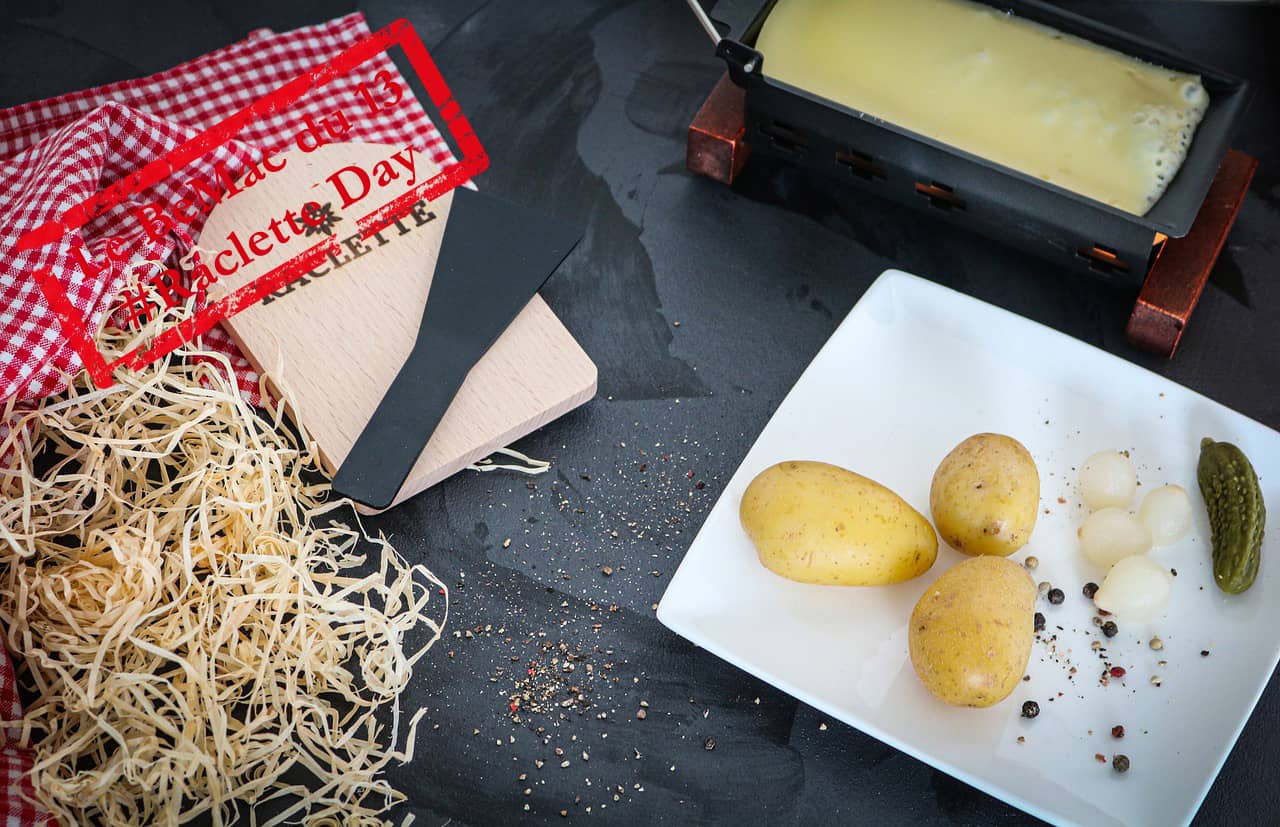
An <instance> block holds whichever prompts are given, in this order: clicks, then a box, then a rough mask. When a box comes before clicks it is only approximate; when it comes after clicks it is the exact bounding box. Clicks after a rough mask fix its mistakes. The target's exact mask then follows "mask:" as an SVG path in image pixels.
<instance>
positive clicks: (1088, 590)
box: [1084, 581, 1098, 600]
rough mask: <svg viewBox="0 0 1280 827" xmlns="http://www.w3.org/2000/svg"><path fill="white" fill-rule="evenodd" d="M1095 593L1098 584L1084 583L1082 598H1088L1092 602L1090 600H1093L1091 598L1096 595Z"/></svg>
mask: <svg viewBox="0 0 1280 827" xmlns="http://www.w3.org/2000/svg"><path fill="white" fill-rule="evenodd" d="M1097 593H1098V584H1097V583H1094V582H1093V581H1089V582H1088V583H1085V584H1084V596H1085V597H1087V598H1089V599H1090V600H1092V599H1093V596H1094V595H1095V594H1097Z"/></svg>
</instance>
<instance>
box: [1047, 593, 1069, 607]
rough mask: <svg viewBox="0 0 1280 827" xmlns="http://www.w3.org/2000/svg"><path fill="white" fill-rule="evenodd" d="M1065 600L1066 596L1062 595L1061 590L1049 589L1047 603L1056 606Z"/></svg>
mask: <svg viewBox="0 0 1280 827" xmlns="http://www.w3.org/2000/svg"><path fill="white" fill-rule="evenodd" d="M1066 599H1067V596H1066V595H1065V594H1063V593H1062V589H1049V602H1050V603H1052V604H1053V605H1055V606H1057V605H1058V604H1059V603H1061V602H1062V601H1064V600H1066Z"/></svg>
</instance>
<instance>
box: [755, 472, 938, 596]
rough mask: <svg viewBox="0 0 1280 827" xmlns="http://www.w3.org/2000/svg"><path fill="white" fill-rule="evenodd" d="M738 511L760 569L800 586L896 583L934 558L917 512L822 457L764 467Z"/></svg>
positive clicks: (928, 530) (928, 529)
mask: <svg viewBox="0 0 1280 827" xmlns="http://www.w3.org/2000/svg"><path fill="white" fill-rule="evenodd" d="M738 513H739V518H740V519H741V520H742V527H743V528H744V529H746V532H747V536H749V537H750V538H751V542H752V543H754V544H755V547H756V554H758V555H759V557H760V562H761V563H762V564H764V566H765V568H767V569H769V570H770V571H772V572H774V573H775V574H780V575H782V576H783V577H786V578H789V579H791V580H798V581H800V582H801V583H820V584H825V585H831V586H878V585H885V584H888V583H901V582H902V581H904V580H910V579H911V578H913V577H917V576H919V575H921V574H923V573H924V572H926V571H928V570H929V567H930V566H932V565H933V561H934V559H935V558H937V556H938V535H936V534H934V532H933V526H931V525H929V521H928V520H926V519H925V518H924V515H922V514H921V513H920V512H918V511H916V510H915V509H914V508H912V507H911V506H910V505H908V504H907V502H906V501H905V500H903V499H902V498H901V497H899V496H898V495H897V494H895V493H893V492H892V491H890V490H889V489H888V488H885V487H884V486H883V485H880V484H879V483H877V482H875V481H874V480H869V479H867V478H866V477H863V476H860V475H859V474H855V473H853V472H852V471H847V470H845V469H844V468H840V467H839V466H836V465H828V464H827V463H825V462H804V461H795V462H782V463H779V464H777V465H774V466H772V467H770V468H766V469H765V470H764V471H762V472H760V475H759V476H757V477H756V478H755V479H754V480H752V481H751V484H750V485H748V486H747V490H746V492H745V493H743V495H742V505H741V508H740V510H739V512H738Z"/></svg>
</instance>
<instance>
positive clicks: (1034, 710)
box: [1022, 701, 1040, 718]
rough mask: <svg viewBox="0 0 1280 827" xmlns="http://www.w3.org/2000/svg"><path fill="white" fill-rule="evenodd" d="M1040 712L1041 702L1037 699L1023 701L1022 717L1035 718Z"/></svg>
mask: <svg viewBox="0 0 1280 827" xmlns="http://www.w3.org/2000/svg"><path fill="white" fill-rule="evenodd" d="M1039 714H1040V704H1038V703H1036V702H1035V701H1023V703H1022V717H1024V718H1034V717H1036V716H1037V715H1039Z"/></svg>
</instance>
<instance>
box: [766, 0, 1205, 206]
mask: <svg viewBox="0 0 1280 827" xmlns="http://www.w3.org/2000/svg"><path fill="white" fill-rule="evenodd" d="M756 48H757V49H758V50H759V51H760V52H761V53H762V54H763V55H764V73H765V75H767V76H768V77H771V78H774V79H776V80H780V81H783V82H784V83H788V84H791V85H792V86H796V87H799V88H801V89H804V90H805V91H808V92H811V93H814V94H817V95H820V96H822V97H825V98H829V99H830V100H833V101H836V102H838V103H841V104H844V105H846V106H849V107H852V108H854V109H857V110H860V111H862V112H865V113H867V114H868V115H873V116H875V117H877V118H881V119H883V120H885V121H889V122H890V123H893V124H896V125H897V126H900V127H903V128H905V129H909V130H911V131H912V132H916V133H919V134H921V135H924V136H927V137H930V138H933V139H935V140H938V141H941V142H943V143H946V144H950V145H951V146H954V147H957V148H959V149H963V150H965V151H967V152H970V153H973V154H974V155H978V156H980V157H983V158H986V159H988V160H991V161H994V162H996V163H998V164H1002V165H1004V166H1007V167H1011V168H1013V169H1016V170H1018V171H1020V172H1024V173H1027V174H1028V175H1033V176H1036V177H1038V178H1042V179H1044V180H1045V181H1049V182H1052V183H1054V184H1056V185H1058V186H1060V187H1063V188H1064V189H1068V190H1072V191H1074V192H1077V193H1080V194H1081V195H1085V196H1087V197H1089V198H1092V199H1094V200H1097V201H1101V202H1103V203H1105V204H1110V205H1112V206H1114V207H1118V208H1120V209H1122V210H1125V211H1127V212H1131V213H1134V214H1135V215H1145V214H1146V212H1147V210H1149V209H1150V208H1151V206H1152V205H1153V204H1155V202H1156V201H1157V200H1159V198H1160V196H1161V195H1162V194H1163V193H1164V191H1165V188H1166V187H1167V186H1168V184H1169V182H1170V181H1172V180H1173V176H1174V174H1175V173H1176V172H1177V171H1178V167H1180V166H1181V165H1182V162H1183V160H1184V159H1185V158H1186V153H1187V148H1188V146H1189V145H1190V143H1191V136H1192V135H1193V134H1194V132H1195V128H1196V126H1197V125H1198V124H1199V123H1200V119H1201V118H1202V117H1204V112H1205V110H1206V109H1207V108H1208V105H1209V95H1208V93H1207V92H1206V91H1205V89H1204V85H1203V84H1202V83H1201V82H1200V78H1199V77H1198V76H1196V75H1191V74H1186V73H1183V72H1175V71H1172V70H1169V69H1164V68H1162V67H1159V66H1153V65H1151V64H1149V63H1145V62H1143V61H1141V60H1138V59H1137V58H1133V57H1129V56H1128V55H1124V54H1121V53H1120V52H1116V51H1114V50H1112V49H1107V48H1105V47H1102V46H1098V45H1096V44H1093V43H1089V42H1087V41H1085V40H1081V39H1080V38H1077V37H1074V36H1072V35H1067V34H1063V33H1062V32H1059V31H1057V30H1055V29H1051V28H1049V27H1047V26H1043V25H1040V24H1038V23H1034V22H1032V21H1029V20H1024V19H1022V18H1019V17H1016V16H1013V15H1010V14H1007V13H1004V12H1001V11H997V10H996V9H994V8H992V7H990V6H984V5H981V4H979V3H974V2H970V1H969V0H778V3H777V5H776V6H775V7H774V9H773V11H772V12H771V13H770V14H769V17H768V19H766V20H765V23H764V27H763V29H762V30H761V32H760V36H759V38H758V39H757V41H756Z"/></svg>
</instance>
